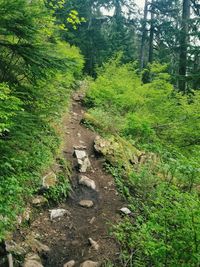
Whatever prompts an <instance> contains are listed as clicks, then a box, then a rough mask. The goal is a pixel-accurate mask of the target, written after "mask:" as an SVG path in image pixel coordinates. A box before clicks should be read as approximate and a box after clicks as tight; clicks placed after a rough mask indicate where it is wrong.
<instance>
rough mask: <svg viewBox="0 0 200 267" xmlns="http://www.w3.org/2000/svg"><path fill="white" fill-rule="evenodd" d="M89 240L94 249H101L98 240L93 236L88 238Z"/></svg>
mask: <svg viewBox="0 0 200 267" xmlns="http://www.w3.org/2000/svg"><path fill="white" fill-rule="evenodd" d="M88 240H89V242H90V245H91V247H92V248H93V249H94V250H96V251H98V250H99V244H98V243H97V242H96V241H94V240H93V239H92V238H88Z"/></svg>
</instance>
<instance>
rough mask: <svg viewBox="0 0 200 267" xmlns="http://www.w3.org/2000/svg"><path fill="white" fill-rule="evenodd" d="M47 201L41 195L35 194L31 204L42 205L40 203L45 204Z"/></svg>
mask: <svg viewBox="0 0 200 267" xmlns="http://www.w3.org/2000/svg"><path fill="white" fill-rule="evenodd" d="M47 202H48V200H47V199H46V198H45V197H43V196H36V197H35V198H34V199H33V200H32V204H33V205H35V206H42V205H44V204H46V203H47Z"/></svg>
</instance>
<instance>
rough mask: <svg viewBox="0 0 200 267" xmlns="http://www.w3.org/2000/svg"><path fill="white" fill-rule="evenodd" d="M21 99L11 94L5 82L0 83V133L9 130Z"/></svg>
mask: <svg viewBox="0 0 200 267" xmlns="http://www.w3.org/2000/svg"><path fill="white" fill-rule="evenodd" d="M21 104H22V103H21V101H20V100H19V99H18V98H17V97H14V96H12V95H11V91H10V89H9V87H8V85H7V84H5V83H1V84H0V135H2V133H3V132H5V131H9V128H10V127H11V126H12V125H13V120H12V119H13V117H14V116H15V115H16V113H17V111H19V110H20V109H21V108H20V105H21Z"/></svg>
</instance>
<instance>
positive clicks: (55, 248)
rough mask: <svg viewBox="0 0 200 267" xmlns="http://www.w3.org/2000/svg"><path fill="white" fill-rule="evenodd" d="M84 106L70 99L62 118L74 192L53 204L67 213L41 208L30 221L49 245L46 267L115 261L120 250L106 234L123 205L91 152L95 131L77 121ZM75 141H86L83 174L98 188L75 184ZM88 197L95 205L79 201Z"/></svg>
mask: <svg viewBox="0 0 200 267" xmlns="http://www.w3.org/2000/svg"><path fill="white" fill-rule="evenodd" d="M84 112H85V111H84V108H83V106H82V104H81V101H75V100H73V101H72V105H71V110H70V118H68V119H67V121H66V122H65V129H66V130H65V131H66V134H65V142H66V145H65V147H64V150H63V153H64V157H65V158H66V160H68V161H70V162H71V164H72V168H73V173H72V179H71V182H72V188H73V192H72V194H71V196H70V197H69V198H68V199H67V201H66V203H63V204H61V205H59V206H56V208H64V209H67V210H68V211H69V212H70V214H71V215H70V216H64V217H61V218H59V219H55V220H54V221H53V222H52V221H50V219H49V211H48V210H46V211H43V212H41V213H40V216H39V217H38V218H37V219H36V220H35V221H34V222H33V223H32V224H31V229H30V230H31V231H32V232H34V233H39V234H40V237H41V240H42V242H43V243H44V244H46V245H48V246H49V247H50V249H51V251H50V253H48V255H47V256H46V259H44V261H43V264H44V266H45V267H62V266H63V264H64V263H66V262H68V261H69V260H75V261H76V262H77V265H76V266H79V265H80V263H81V262H83V261H85V260H93V261H100V262H103V261H104V260H113V261H115V260H116V258H117V255H118V254H119V248H118V245H117V243H116V241H115V240H114V239H113V238H112V237H111V236H110V235H109V229H110V226H111V224H114V223H116V221H117V220H118V219H119V213H118V210H119V209H120V208H121V207H122V206H123V203H122V201H121V199H120V197H119V196H118V194H117V191H116V188H115V185H114V180H113V177H112V176H111V175H109V174H107V173H106V172H105V171H104V170H103V166H102V164H103V159H102V158H97V157H96V156H95V154H94V149H93V143H94V138H95V136H96V133H94V132H92V131H91V130H89V129H87V128H86V127H85V126H84V125H82V124H81V123H80V122H81V120H82V118H83V114H84ZM74 145H85V146H86V147H87V149H86V151H87V154H88V155H89V159H90V162H91V165H92V169H91V170H90V171H88V172H87V173H86V174H85V175H87V177H89V178H91V179H93V180H94V181H95V183H96V186H97V190H96V191H95V190H92V189H89V188H87V187H85V186H82V185H79V184H78V175H79V172H78V170H77V160H76V158H74V157H73V153H74V148H73V147H74ZM83 199H90V200H92V201H93V202H94V207H92V208H83V207H81V206H80V205H79V201H80V200H83ZM88 238H92V239H93V240H95V241H97V242H98V244H99V246H100V249H99V250H98V251H95V250H94V249H92V248H91V246H90V245H89V242H88Z"/></svg>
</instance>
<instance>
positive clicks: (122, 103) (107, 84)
mask: <svg viewBox="0 0 200 267" xmlns="http://www.w3.org/2000/svg"><path fill="white" fill-rule="evenodd" d="M166 67H167V66H162V65H159V64H155V63H154V64H153V65H152V66H150V69H151V73H152V74H151V77H152V81H151V82H150V83H147V84H142V82H141V78H140V76H139V75H138V74H137V73H136V70H135V69H134V64H126V65H120V63H119V59H117V60H111V61H109V62H108V63H106V64H105V65H104V67H103V68H102V69H100V70H99V72H98V74H99V76H98V78H97V79H96V81H94V82H92V83H91V86H90V90H89V91H88V94H87V100H86V104H87V105H88V106H90V107H92V106H95V109H96V110H98V112H100V110H101V109H102V110H103V111H101V112H104V113H106V112H108V111H109V116H110V119H109V120H112V119H114V118H115V117H117V116H118V119H119V118H120V119H121V121H122V122H123V123H122V124H123V125H124V126H123V127H121V126H122V124H120V123H119V127H118V132H119V133H120V134H122V135H125V136H127V137H130V138H132V139H134V140H135V142H137V143H138V144H140V145H141V143H144V144H146V143H149V144H151V143H153V142H154V141H156V142H157V143H161V144H162V145H164V146H167V147H169V146H171V148H172V149H178V150H179V151H181V152H183V151H184V153H186V151H188V150H190V152H191V147H192V148H193V149H195V146H196V145H197V146H198V145H199V138H198V136H199V132H200V121H199V117H198V114H199V113H200V110H199V105H198V103H199V97H200V94H199V93H198V92H196V93H195V95H194V96H193V97H192V98H188V97H187V96H182V95H181V94H178V93H176V92H175V91H174V90H173V86H172V85H171V84H170V83H169V79H170V77H169V75H168V74H167V73H165V72H164V71H165V68H166ZM125 81H126V82H125ZM94 112H95V111H94V108H93V109H92V111H91V114H94ZM117 125H118V124H117Z"/></svg>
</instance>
